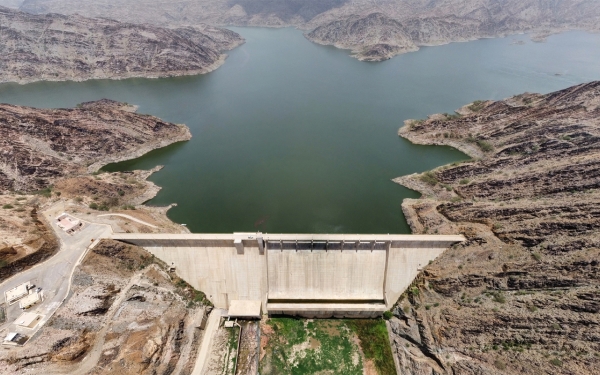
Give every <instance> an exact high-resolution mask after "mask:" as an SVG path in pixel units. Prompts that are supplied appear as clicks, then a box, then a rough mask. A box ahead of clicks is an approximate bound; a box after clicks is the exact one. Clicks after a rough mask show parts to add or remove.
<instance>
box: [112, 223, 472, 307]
mask: <svg viewBox="0 0 600 375" xmlns="http://www.w3.org/2000/svg"><path fill="white" fill-rule="evenodd" d="M111 238H112V239H114V240H117V241H121V242H126V243H129V244H133V245H137V246H141V247H144V248H145V249H146V250H147V251H149V252H150V253H151V254H153V255H154V256H156V257H157V258H159V259H160V260H162V261H164V262H165V263H167V264H168V265H169V266H172V267H175V269H176V272H177V274H178V275H179V276H180V277H181V278H182V279H184V280H185V281H187V282H188V283H189V284H190V285H192V286H193V287H194V288H196V289H198V290H201V291H202V292H204V293H205V294H206V296H207V298H208V299H209V300H210V301H211V302H212V303H213V304H214V305H215V306H216V307H218V308H223V309H228V308H229V306H230V305H231V302H232V301H237V300H253V301H260V302H261V305H262V311H263V312H265V313H269V314H289V315H298V316H305V317H323V318H325V317H332V316H333V317H374V316H379V315H381V314H382V313H383V312H384V311H385V310H387V309H389V308H391V307H392V306H393V305H394V303H395V302H396V301H397V300H398V298H399V297H400V295H401V294H402V293H403V292H404V291H405V290H406V288H408V287H409V286H410V284H411V283H412V281H413V280H414V278H415V277H416V276H417V275H418V273H419V271H420V270H421V269H422V267H424V266H426V265H427V264H428V263H429V262H430V261H432V260H434V259H435V258H437V257H438V256H439V255H440V254H441V253H442V252H444V251H445V250H446V249H447V248H448V247H450V246H452V245H453V244H455V243H458V242H462V241H464V237H463V236H461V235H379V234H360V235H359V234H356V235H354V234H353V235H348V234H262V233H233V234H136V233H118V234H113V235H112V237H111Z"/></svg>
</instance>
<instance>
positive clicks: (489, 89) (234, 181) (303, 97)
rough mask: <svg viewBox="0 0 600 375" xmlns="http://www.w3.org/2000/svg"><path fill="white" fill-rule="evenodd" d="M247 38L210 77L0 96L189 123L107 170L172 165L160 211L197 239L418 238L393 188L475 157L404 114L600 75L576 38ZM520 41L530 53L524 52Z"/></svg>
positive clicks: (597, 38) (595, 48) (596, 42)
mask: <svg viewBox="0 0 600 375" xmlns="http://www.w3.org/2000/svg"><path fill="white" fill-rule="evenodd" d="M235 31H237V32H239V33H240V34H242V35H243V36H244V38H246V40H247V43H246V44H245V45H244V46H242V47H240V48H238V49H236V50H234V51H232V52H231V53H230V56H229V58H228V59H227V62H226V63H225V65H224V66H222V67H221V68H219V69H218V70H216V71H215V72H212V73H210V74H207V75H203V76H197V77H179V78H169V79H159V80H149V79H128V80H123V81H110V80H97V81H89V82H83V83H74V82H62V83H35V84H29V85H24V86H20V85H14V84H5V85H0V101H1V102H8V103H14V104H20V105H31V106H38V107H71V106H75V105H76V104H77V103H80V102H83V101H88V100H95V99H100V98H111V99H115V100H121V101H125V102H128V103H133V104H137V105H139V106H140V109H139V112H140V113H149V114H153V115H156V116H159V117H161V118H163V119H165V120H168V121H171V122H176V123H185V124H187V125H188V126H189V127H190V128H191V131H192V134H193V136H194V137H193V139H192V140H191V141H190V142H186V143H180V144H176V145H172V146H170V147H167V148H164V149H161V150H156V151H154V152H151V153H149V154H147V155H145V156H143V157H141V158H139V159H135V160H132V161H128V162H123V163H119V164H116V165H111V166H108V167H107V169H108V170H111V171H117V170H128V169H140V168H143V169H148V168H152V167H154V166H155V165H158V164H162V165H165V168H164V169H163V170H162V171H160V172H159V173H156V174H155V175H153V176H152V177H151V180H152V181H154V182H155V183H157V184H158V185H160V186H162V187H163V189H162V191H161V192H160V193H159V195H158V196H157V197H156V198H155V199H153V200H152V201H150V202H149V204H153V205H166V204H170V203H177V204H178V206H177V207H175V208H173V209H172V210H170V211H169V216H170V217H171V218H172V219H173V220H175V221H176V222H179V223H186V224H187V225H188V227H189V228H190V229H191V230H192V231H194V232H233V231H255V230H262V231H263V232H322V233H335V232H345V233H409V228H408V226H407V225H406V222H405V220H404V217H403V215H402V211H401V207H400V205H401V203H402V200H403V199H404V198H408V197H410V198H414V197H417V196H418V194H417V193H415V192H413V191H410V190H408V189H405V188H403V187H401V186H398V185H396V184H394V183H393V182H391V179H392V178H394V177H397V176H401V175H405V174H410V173H414V172H422V171H425V170H428V169H431V168H434V167H437V166H439V165H443V164H446V163H450V162H453V161H458V160H463V159H466V156H465V155H463V154H462V153H460V152H458V151H456V150H454V149H451V148H448V147H429V146H416V145H412V144H410V143H409V142H408V141H405V140H403V139H401V138H399V137H398V136H397V135H396V134H397V130H398V128H399V127H400V126H401V125H402V122H403V120H405V119H409V118H424V117H425V116H427V115H428V114H431V113H438V112H452V111H453V110H454V109H456V108H458V107H460V106H462V105H463V104H465V103H467V102H470V101H473V100H476V99H501V98H504V97H507V96H510V95H513V94H517V93H521V92H524V91H530V92H543V93H545V92H550V91H553V90H557V89H561V88H565V87H568V86H570V85H573V84H577V83H581V82H586V81H591V80H595V79H600V64H598V61H600V35H597V34H586V33H582V32H571V33H565V34H561V35H556V36H552V37H550V38H549V39H548V42H547V43H532V42H531V41H530V40H529V38H528V37H527V36H513V37H508V38H500V39H487V40H479V41H474V42H469V43H457V44H450V45H446V46H441V47H432V48H423V49H422V50H421V51H419V52H416V53H411V54H407V55H403V56H399V57H396V58H394V59H392V60H389V61H386V62H383V63H363V62H359V61H357V60H354V59H352V58H349V57H348V54H347V51H341V50H337V49H334V48H330V47H323V46H318V45H315V44H312V43H310V42H308V41H307V40H306V39H304V37H303V36H302V34H301V32H299V31H297V30H294V29H254V28H239V29H238V28H236V29H235ZM516 40H523V41H525V42H526V44H525V45H516V44H513V43H514V41H516Z"/></svg>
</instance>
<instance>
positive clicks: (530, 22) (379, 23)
mask: <svg viewBox="0 0 600 375" xmlns="http://www.w3.org/2000/svg"><path fill="white" fill-rule="evenodd" d="M152 4H154V6H148V3H147V2H139V1H136V0H125V1H118V2H116V1H112V2H111V1H104V2H102V3H98V2H97V1H93V0H52V1H49V0H25V1H24V2H23V3H22V4H21V6H20V8H21V9H22V10H25V11H27V12H31V13H47V12H58V13H64V14H72V13H76V12H77V13H80V14H84V15H86V16H93V17H110V18H115V19H118V20H121V21H126V22H136V23H137V22H141V23H154V24H159V25H163V26H164V25H168V26H176V25H195V24H199V23H208V24H212V25H236V26H268V27H284V26H295V27H299V28H301V29H303V30H306V31H307V34H306V36H307V38H308V39H309V40H311V41H313V42H316V43H320V44H326V45H334V46H336V47H340V48H345V49H350V50H352V51H353V55H354V56H355V57H357V58H359V59H361V60H367V61H380V60H385V59H388V58H390V57H392V56H395V55H397V54H400V53H405V52H410V51H415V50H417V49H418V47H419V46H433V45H440V44H446V43H450V42H459V41H466V40H473V39H478V38H486V37H497V36H502V35H508V34H516V33H525V32H528V33H534V34H535V39H536V40H543V38H545V37H546V36H547V35H549V34H552V33H556V32H560V31H564V30H572V29H585V30H593V31H598V30H599V25H600V4H598V2H597V1H595V0H563V1H552V2H549V1H538V0H525V1H523V0H505V1H495V0H466V1H465V0H433V1H425V0H416V1H415V0H377V1H372V0H353V1H348V0H327V1H323V0H319V1H317V0H310V1H299V0H286V1H270V0H184V1H178V2H175V3H169V2H158V1H156V2H154V3H152Z"/></svg>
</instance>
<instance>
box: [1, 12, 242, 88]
mask: <svg viewBox="0 0 600 375" xmlns="http://www.w3.org/2000/svg"><path fill="white" fill-rule="evenodd" d="M0 39H1V40H2V43H1V45H0V52H1V53H0V83H1V82H18V83H28V82H33V81H39V80H45V81H63V80H74V81H83V80H87V79H102V78H110V79H117V78H129V77H147V78H155V77H168V76H178V75H191V74H202V73H206V72H210V71H212V70H214V69H216V68H217V67H218V66H220V65H221V64H222V63H223V61H224V60H225V57H226V55H224V54H223V53H222V51H224V50H230V49H233V48H235V47H236V46H238V45H240V44H241V43H242V42H243V39H242V38H241V37H240V36H239V35H238V34H236V33H234V32H233V31H230V30H225V29H220V28H216V27H209V26H198V27H180V28H175V29H165V28H160V27H155V26H150V25H136V24H130V23H121V22H117V21H113V20H109V19H104V18H103V19H98V18H96V19H90V18H85V17H82V16H79V15H71V16H63V15H59V14H46V15H32V14H28V13H24V12H19V11H16V10H13V9H9V8H5V7H0Z"/></svg>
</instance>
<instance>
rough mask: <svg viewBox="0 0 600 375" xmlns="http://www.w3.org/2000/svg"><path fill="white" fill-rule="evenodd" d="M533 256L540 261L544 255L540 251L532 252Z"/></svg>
mask: <svg viewBox="0 0 600 375" xmlns="http://www.w3.org/2000/svg"><path fill="white" fill-rule="evenodd" d="M531 256H532V257H533V259H535V260H537V261H538V262H539V261H541V260H542V256H541V255H540V254H539V253H533V254H531Z"/></svg>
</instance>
